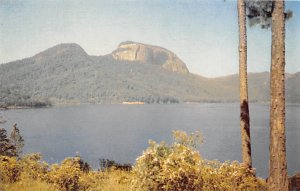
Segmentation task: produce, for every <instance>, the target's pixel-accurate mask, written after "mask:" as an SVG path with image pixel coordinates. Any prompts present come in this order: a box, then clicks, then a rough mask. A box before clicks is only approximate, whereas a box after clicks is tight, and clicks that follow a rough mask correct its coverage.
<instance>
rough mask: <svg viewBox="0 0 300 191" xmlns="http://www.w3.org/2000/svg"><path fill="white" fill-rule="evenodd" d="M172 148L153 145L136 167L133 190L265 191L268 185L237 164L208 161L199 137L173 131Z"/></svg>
mask: <svg viewBox="0 0 300 191" xmlns="http://www.w3.org/2000/svg"><path fill="white" fill-rule="evenodd" d="M174 136H175V142H174V143H173V144H171V145H168V144H165V143H160V144H158V143H155V142H150V146H149V148H148V149H147V150H146V151H144V153H143V155H142V156H140V157H139V158H138V159H137V161H136V164H135V166H134V168H133V173H134V176H133V180H132V190H145V191H146V190H150V191H152V190H153V191H154V190H161V191H164V190H168V191H181V190H182V191H183V190H184V191H193V190H197V191H201V190H204V191H213V190H218V191H231V190H232V191H242V190H243V191H244V190H249V191H250V190H253V191H257V190H266V183H265V182H264V181H262V180H260V179H257V178H256V177H255V176H254V173H253V172H252V171H250V170H249V169H247V168H245V167H244V165H242V164H240V163H238V162H232V163H229V162H225V163H220V162H217V161H205V160H202V159H201V157H200V153H199V152H198V150H197V145H198V143H200V142H201V137H200V135H199V134H192V135H190V136H189V135H187V134H186V133H181V132H178V131H176V132H174Z"/></svg>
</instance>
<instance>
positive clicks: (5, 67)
mask: <svg viewBox="0 0 300 191" xmlns="http://www.w3.org/2000/svg"><path fill="white" fill-rule="evenodd" d="M238 79H239V78H238V74H233V75H227V76H221V77H215V78H207V77H204V76H201V75H197V74H192V73H190V72H189V70H188V68H187V66H186V64H185V63H184V61H182V60H181V59H180V58H179V57H177V55H176V54H175V53H173V52H171V51H170V50H168V49H166V48H162V47H159V46H155V45H147V44H142V43H138V42H132V41H125V42H122V43H120V44H119V46H118V47H117V48H116V49H115V50H113V51H112V52H111V53H110V54H107V55H103V56H90V55H88V54H87V53H86V52H85V50H84V49H83V48H82V47H81V46H80V45H78V44H76V43H64V44H59V45H56V46H54V47H51V48H48V49H46V50H44V51H41V52H39V53H37V54H35V55H34V56H32V57H29V58H24V59H22V60H17V61H13V62H9V63H6V64H1V65H0V80H1V85H0V90H1V92H2V95H0V97H1V96H2V97H4V98H6V99H8V98H7V97H10V98H11V99H10V102H11V103H13V101H12V100H15V99H16V97H17V98H18V100H20V99H21V98H22V99H21V100H26V98H32V99H37V100H41V99H42V100H43V99H49V100H50V101H51V102H52V103H54V104H56V103H122V102H135V101H138V102H145V103H178V102H236V101H238V100H239V97H238V95H239V94H238V87H239V80H238ZM299 83H300V72H297V73H295V74H287V86H286V89H287V95H286V97H287V101H288V102H292V103H299V102H300V90H299V88H297V87H298V86H297V84H299ZM269 91H270V90H269V73H268V72H261V73H249V97H250V100H251V101H255V102H267V101H268V100H269V94H270V93H269ZM15 95H18V96H15ZM24 96H25V97H24ZM20 97H21V98H20ZM27 102H30V100H29V99H28V100H27Z"/></svg>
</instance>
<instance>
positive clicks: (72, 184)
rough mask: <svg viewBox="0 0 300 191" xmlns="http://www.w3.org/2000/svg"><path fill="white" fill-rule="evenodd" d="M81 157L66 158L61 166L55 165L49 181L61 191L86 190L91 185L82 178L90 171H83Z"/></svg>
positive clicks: (49, 174)
mask: <svg viewBox="0 0 300 191" xmlns="http://www.w3.org/2000/svg"><path fill="white" fill-rule="evenodd" d="M81 164H82V161H81V159H80V157H74V158H66V159H65V160H63V161H62V163H61V165H57V164H54V165H52V166H51V170H50V172H49V173H48V180H49V182H50V183H53V184H54V185H55V186H56V187H57V188H58V189H59V190H61V191H77V190H86V189H87V188H88V187H89V183H88V182H87V181H84V179H82V177H83V176H84V175H85V174H86V173H88V171H86V170H84V169H82V166H81Z"/></svg>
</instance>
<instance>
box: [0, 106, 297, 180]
mask: <svg viewBox="0 0 300 191" xmlns="http://www.w3.org/2000/svg"><path fill="white" fill-rule="evenodd" d="M250 111H251V138H252V152H253V162H254V167H255V168H257V174H258V175H259V176H263V177H266V175H267V172H268V140H269V138H268V134H269V129H268V124H269V105H267V104H251V105H250ZM0 115H2V116H3V117H4V118H5V119H6V120H7V123H5V124H4V126H5V128H6V129H8V131H10V130H11V127H12V124H13V123H14V122H16V123H18V127H19V128H20V130H21V132H22V134H23V136H24V138H25V141H26V143H25V148H24V152H25V153H29V152H40V153H42V155H43V157H44V159H45V160H46V161H48V162H49V163H55V162H59V161H61V160H62V159H63V158H65V157H68V156H75V155H76V152H79V153H80V155H81V156H83V158H84V159H85V160H87V161H89V162H90V164H92V166H93V167H95V168H96V167H97V164H98V162H97V161H98V159H99V158H108V159H112V160H115V161H117V162H122V163H128V162H129V163H134V161H135V158H136V157H137V156H139V155H141V154H142V151H143V150H144V149H145V148H147V146H148V140H149V139H152V140H155V141H158V142H160V141H163V140H164V141H167V142H171V141H172V130H184V131H187V132H194V131H200V132H201V133H202V134H203V137H204V141H205V142H204V144H203V145H202V146H201V148H200V152H201V154H202V156H203V158H207V159H218V160H220V161H225V160H238V161H241V156H240V155H241V154H240V153H241V152H240V150H241V146H240V142H241V139H240V128H239V107H238V104H232V103H230V104H229V103H228V104H220V103H217V104H216V103H212V104H178V105H79V106H64V107H53V108H47V109H22V110H7V111H0ZM299 137H300V106H299V105H289V106H287V153H288V169H289V174H294V173H295V172H297V171H300V160H299V158H300V141H299V140H298V138H299Z"/></svg>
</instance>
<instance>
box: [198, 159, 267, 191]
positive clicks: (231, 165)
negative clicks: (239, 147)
mask: <svg viewBox="0 0 300 191" xmlns="http://www.w3.org/2000/svg"><path fill="white" fill-rule="evenodd" d="M201 177H202V180H203V190H208V191H210V190H218V191H228V190H240V191H247V190H248V191H263V190H267V187H266V182H265V181H264V180H262V179H259V178H256V177H255V176H254V173H253V171H251V170H249V169H248V168H247V167H245V166H244V165H242V164H240V163H238V162H237V161H233V162H224V163H221V162H218V161H202V164H201Z"/></svg>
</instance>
